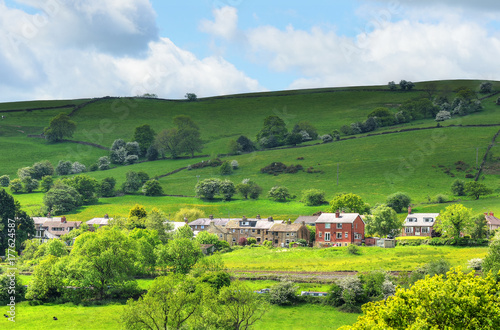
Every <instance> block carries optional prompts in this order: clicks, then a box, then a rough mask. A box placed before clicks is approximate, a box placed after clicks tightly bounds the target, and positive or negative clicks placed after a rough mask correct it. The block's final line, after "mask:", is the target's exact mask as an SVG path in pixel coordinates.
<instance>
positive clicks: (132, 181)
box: [122, 171, 144, 194]
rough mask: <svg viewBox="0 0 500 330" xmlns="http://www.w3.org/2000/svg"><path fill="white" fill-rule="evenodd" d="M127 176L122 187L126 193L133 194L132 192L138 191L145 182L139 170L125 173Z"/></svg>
mask: <svg viewBox="0 0 500 330" xmlns="http://www.w3.org/2000/svg"><path fill="white" fill-rule="evenodd" d="M125 176H126V180H125V182H124V183H123V185H122V189H123V192H124V193H126V194H132V193H134V192H136V191H137V190H139V188H141V187H142V185H143V184H144V183H143V182H142V180H141V178H140V177H139V175H138V174H137V172H133V171H130V172H127V174H125Z"/></svg>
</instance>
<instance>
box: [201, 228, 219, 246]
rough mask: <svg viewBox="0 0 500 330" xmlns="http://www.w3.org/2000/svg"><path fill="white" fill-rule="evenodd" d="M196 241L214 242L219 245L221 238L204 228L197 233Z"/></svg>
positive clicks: (202, 242)
mask: <svg viewBox="0 0 500 330" xmlns="http://www.w3.org/2000/svg"><path fill="white" fill-rule="evenodd" d="M196 241H197V242H198V243H199V244H213V245H217V243H218V242H219V239H218V238H217V235H215V234H211V233H209V232H208V231H206V230H202V231H200V232H199V233H198V235H196Z"/></svg>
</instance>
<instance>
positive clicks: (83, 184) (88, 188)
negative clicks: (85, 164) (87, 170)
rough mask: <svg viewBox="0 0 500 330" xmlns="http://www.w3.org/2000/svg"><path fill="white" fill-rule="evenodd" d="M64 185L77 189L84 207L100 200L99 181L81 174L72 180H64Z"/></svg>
mask: <svg viewBox="0 0 500 330" xmlns="http://www.w3.org/2000/svg"><path fill="white" fill-rule="evenodd" d="M62 182H63V183H64V184H67V185H68V186H70V187H73V188H75V189H76V191H77V192H78V193H79V194H80V195H81V196H82V202H83V204H84V205H90V204H95V203H97V201H98V200H99V197H98V193H99V188H100V184H99V181H97V180H96V179H94V178H93V177H90V176H88V175H86V174H80V175H76V176H73V177H71V178H64V179H62Z"/></svg>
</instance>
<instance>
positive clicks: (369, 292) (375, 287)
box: [360, 270, 387, 300]
mask: <svg viewBox="0 0 500 330" xmlns="http://www.w3.org/2000/svg"><path fill="white" fill-rule="evenodd" d="M386 278H387V274H386V273H385V272H383V271H378V270H376V271H371V272H369V273H367V274H362V275H360V279H361V283H363V291H364V294H365V295H366V298H368V299H369V300H378V299H381V298H382V297H383V296H384V292H383V284H384V282H385V280H386Z"/></svg>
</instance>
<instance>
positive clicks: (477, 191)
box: [464, 181, 492, 200]
mask: <svg viewBox="0 0 500 330" xmlns="http://www.w3.org/2000/svg"><path fill="white" fill-rule="evenodd" d="M464 192H465V193H466V194H467V195H468V196H471V197H474V199H476V200H477V199H479V197H481V196H485V195H488V194H491V192H492V190H491V189H489V188H488V187H486V185H485V184H483V183H479V182H477V181H471V182H467V183H466V184H465V186H464Z"/></svg>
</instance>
